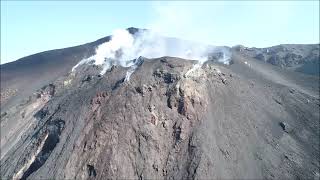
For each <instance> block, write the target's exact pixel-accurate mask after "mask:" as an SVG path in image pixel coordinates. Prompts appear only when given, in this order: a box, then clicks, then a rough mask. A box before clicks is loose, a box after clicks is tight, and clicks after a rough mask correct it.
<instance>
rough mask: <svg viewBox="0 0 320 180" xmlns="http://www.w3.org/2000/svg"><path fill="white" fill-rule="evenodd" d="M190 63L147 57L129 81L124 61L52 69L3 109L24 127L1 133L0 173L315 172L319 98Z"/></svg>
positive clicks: (211, 175)
mask: <svg viewBox="0 0 320 180" xmlns="http://www.w3.org/2000/svg"><path fill="white" fill-rule="evenodd" d="M194 63H195V62H193V61H186V60H183V59H179V58H171V57H163V58H159V59H154V60H152V61H151V60H148V59H146V60H145V61H144V62H143V63H142V64H141V65H140V66H139V67H138V68H137V69H136V70H135V72H134V73H133V74H132V76H131V78H130V81H125V76H126V72H127V70H128V68H123V67H115V66H114V67H112V68H111V69H110V70H109V71H108V72H106V74H104V75H103V76H101V75H99V72H100V71H101V67H98V66H95V65H82V66H80V67H79V69H77V71H75V72H71V73H69V74H68V75H67V76H64V77H61V78H59V79H58V80H56V81H55V82H53V83H52V84H50V85H48V86H46V87H44V88H43V89H41V90H40V91H39V93H38V94H35V95H34V96H32V97H30V100H29V101H27V102H26V103H25V104H23V105H21V107H19V108H18V109H16V110H12V112H9V114H7V115H6V118H7V121H9V120H10V119H12V118H20V119H21V120H18V121H19V122H25V123H26V122H28V123H27V125H28V127H25V128H24V130H23V131H18V130H17V131H14V132H12V134H10V135H11V136H10V137H8V139H10V141H9V140H8V141H6V143H7V144H8V143H9V142H12V141H15V142H16V143H14V144H12V145H11V146H10V147H12V148H8V150H7V152H6V153H5V154H3V155H2V156H3V157H2V159H1V175H2V177H3V178H12V177H13V178H14V179H15V178H16V179H20V178H22V179H41V178H49V177H50V178H56V179H106V178H111V179H115V178H119V179H137V178H140V179H151V178H152V179H172V178H173V179H219V178H223V179H235V178H241V179H261V178H269V179H284V178H289V179H292V178H317V177H319V167H320V165H319V159H320V155H319V140H318V137H319V135H320V134H319V111H318V108H319V98H317V97H314V96H312V95H310V94H306V93H303V92H301V91H300V90H298V89H295V90H293V89H292V88H290V87H288V86H285V85H281V84H278V83H274V82H272V81H271V82H270V81H269V80H266V79H263V78H260V77H254V78H255V79H254V82H253V79H248V77H246V76H244V75H242V74H235V73H234V72H236V69H234V70H233V69H232V68H229V67H226V66H222V65H218V64H215V63H212V62H206V63H205V64H203V65H202V67H200V68H197V69H193V70H192V71H190V70H191V69H192V68H193V64H194ZM232 66H233V67H236V66H238V64H237V63H236V64H235V65H232ZM244 67H246V66H244ZM259 78H260V79H259ZM39 94H40V95H39ZM35 103H38V104H37V106H36V105H35ZM21 109H23V110H26V113H25V115H24V117H23V118H22V117H18V115H17V114H16V113H14V112H21V111H22V110H21ZM281 123H282V124H285V125H286V126H285V127H290V131H287V129H288V128H287V129H283V127H282V125H281ZM21 126H23V125H21ZM17 134H20V135H17ZM3 146H4V145H2V147H3Z"/></svg>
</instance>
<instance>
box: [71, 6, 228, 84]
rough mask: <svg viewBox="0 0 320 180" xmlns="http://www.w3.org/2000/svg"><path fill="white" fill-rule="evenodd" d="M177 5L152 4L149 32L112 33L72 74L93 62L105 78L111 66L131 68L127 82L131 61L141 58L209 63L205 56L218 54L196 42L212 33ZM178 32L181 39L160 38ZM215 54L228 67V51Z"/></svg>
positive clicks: (222, 50)
mask: <svg viewBox="0 0 320 180" xmlns="http://www.w3.org/2000/svg"><path fill="white" fill-rule="evenodd" d="M179 3H180V2H179ZM179 3H178V2H177V3H175V2H169V3H164V4H157V3H154V12H155V17H152V22H151V23H150V24H149V25H148V26H147V27H148V29H150V30H144V31H140V32H137V33H135V34H134V35H132V34H130V33H129V32H128V31H127V30H121V29H120V30H115V31H114V32H113V35H112V38H111V40H110V41H109V42H106V43H103V44H101V45H100V46H98V48H97V49H96V54H95V55H94V56H92V57H90V58H88V59H85V60H83V61H81V62H79V63H78V64H77V65H76V66H75V67H74V68H73V70H75V69H76V68H77V67H78V66H79V65H81V64H84V63H88V62H94V63H95V64H96V65H101V66H102V67H103V70H102V71H101V74H104V73H105V72H106V71H107V70H108V69H109V68H110V67H111V66H112V65H120V66H123V67H131V68H130V70H129V71H128V73H127V76H126V80H129V79H130V75H131V74H132V73H133V72H134V70H135V69H136V68H137V65H136V64H135V62H134V61H133V60H134V59H137V58H138V57H140V56H143V57H146V58H158V57H162V56H173V57H180V58H183V59H191V60H198V63H197V64H200V65H201V64H202V63H204V62H205V61H207V60H208V54H212V52H217V48H215V47H214V46H209V45H207V43H199V42H198V41H202V42H205V41H203V40H204V39H206V38H205V37H209V36H210V37H211V36H212V33H209V32H210V31H207V29H206V28H202V27H205V25H204V24H201V23H200V22H201V18H194V17H193V13H190V12H193V11H192V7H193V6H186V5H185V6H182V5H181V3H180V4H179ZM199 23H200V24H199ZM151 30H152V31H151ZM153 30H155V31H153ZM177 32H179V33H178V34H181V36H182V37H181V36H180V39H176V38H169V37H164V36H162V35H172V36H175V35H176V34H177ZM160 34H161V35H160ZM182 39H188V40H182ZM207 39H208V38H207ZM213 43H214V42H213ZM218 51H220V53H222V54H223V56H221V55H219V58H218V59H217V58H215V60H216V61H217V62H220V63H223V64H229V59H230V52H229V50H228V49H223V48H222V49H218Z"/></svg>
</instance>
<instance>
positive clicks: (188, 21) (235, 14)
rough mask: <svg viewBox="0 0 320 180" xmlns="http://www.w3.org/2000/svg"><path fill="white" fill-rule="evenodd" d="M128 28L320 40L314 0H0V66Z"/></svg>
mask: <svg viewBox="0 0 320 180" xmlns="http://www.w3.org/2000/svg"><path fill="white" fill-rule="evenodd" d="M131 26H133V27H140V28H152V29H153V30H156V31H158V32H160V33H162V34H164V35H168V36H175V37H180V38H184V39H189V40H196V41H200V42H206V43H210V44H213V45H228V46H232V45H236V44H243V45H245V46H249V47H252V46H255V47H267V46H272V45H277V44H285V43H319V1H301V2H299V1H282V2H278V1H265V2H257V1H228V2H218V1H204V2H197V1H188V2H183V1H175V2H169V1H161V2H155V1H136V2H134V1H120V2H113V1H96V2H93V1H69V2H68V1H45V2H39V1H29V2H28V1H16V2H14V1H1V64H3V63H6V62H10V61H14V60H17V59H19V58H21V57H24V56H27V55H31V54H34V53H37V52H41V51H46V50H51V49H57V48H64V47H69V46H75V45H79V44H83V43H87V42H91V41H94V40H97V39H99V38H102V37H104V36H107V35H110V34H111V33H112V31H113V30H114V29H119V28H127V27H131Z"/></svg>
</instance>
